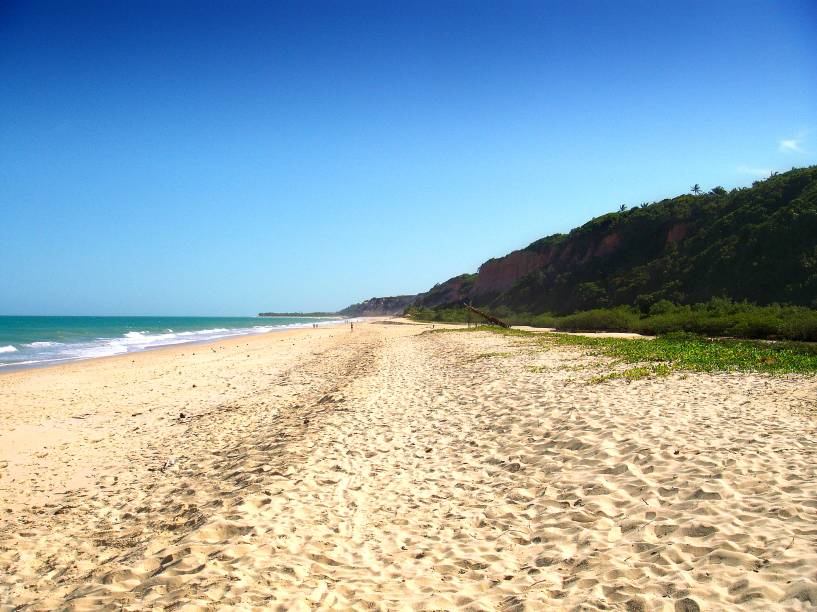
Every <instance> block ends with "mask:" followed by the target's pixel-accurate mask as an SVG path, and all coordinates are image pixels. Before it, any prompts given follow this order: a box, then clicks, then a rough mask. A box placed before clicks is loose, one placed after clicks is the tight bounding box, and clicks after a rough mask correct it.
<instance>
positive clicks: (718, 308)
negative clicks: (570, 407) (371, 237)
mask: <svg viewBox="0 0 817 612" xmlns="http://www.w3.org/2000/svg"><path fill="white" fill-rule="evenodd" d="M407 312H408V315H409V316H411V317H412V318H414V319H417V320H420V321H443V322H463V321H467V320H468V311H467V310H466V309H465V308H441V309H429V308H410V309H409V310H408V311H407ZM491 314H493V315H494V316H496V317H499V318H502V319H504V320H506V321H508V322H510V323H511V324H513V325H531V326H534V327H552V328H555V329H557V330H559V331H614V332H635V333H639V334H644V335H649V336H658V335H664V334H668V333H671V332H689V333H694V334H699V335H702V336H728V337H734V338H762V339H772V340H796V341H806V342H815V341H817V310H814V309H811V308H805V307H802V306H780V305H772V306H756V305H753V304H749V303H746V302H733V301H731V300H727V299H719V298H716V299H712V300H710V301H708V302H705V303H702V304H691V305H677V304H673V303H672V302H669V301H667V300H661V301H659V302H657V303H655V304H653V305H652V306H650V307H649V308H648V309H647V310H646V311H643V310H641V309H639V308H637V307H634V306H619V307H617V308H597V309H594V310H586V311H581V312H577V313H574V314H570V315H564V316H556V315H552V314H548V313H545V314H538V315H531V314H524V313H521V314H518V313H512V312H511V311H510V310H509V309H508V308H506V307H499V308H495V309H492V311H491ZM471 317H472V320H473V319H474V318H475V317H474V315H471Z"/></svg>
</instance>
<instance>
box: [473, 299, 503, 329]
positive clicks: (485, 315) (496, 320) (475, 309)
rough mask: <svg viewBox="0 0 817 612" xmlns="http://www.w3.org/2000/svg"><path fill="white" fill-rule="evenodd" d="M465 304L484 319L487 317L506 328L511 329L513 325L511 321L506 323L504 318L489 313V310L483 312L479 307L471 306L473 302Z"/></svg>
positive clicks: (488, 319)
mask: <svg viewBox="0 0 817 612" xmlns="http://www.w3.org/2000/svg"><path fill="white" fill-rule="evenodd" d="M464 306H465V307H466V308H467V309H468V310H470V311H471V312H473V313H475V314H478V315H479V316H481V317H482V318H483V319H485V320H486V321H488V322H489V323H493V324H494V325H499V326H500V327H504V328H505V329H510V328H511V325H510V324H509V323H505V321H503V320H502V319H497V318H496V317H493V316H491V315H489V314H488V313H487V312H482V311H481V310H479V309H478V308H474V307H473V306H471V304H464Z"/></svg>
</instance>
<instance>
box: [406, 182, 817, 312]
mask: <svg viewBox="0 0 817 612" xmlns="http://www.w3.org/2000/svg"><path fill="white" fill-rule="evenodd" d="M714 297H725V298H730V299H733V300H736V301H739V300H748V301H750V302H754V303H757V304H772V303H788V304H795V305H801V306H810V307H815V306H817V166H812V167H809V168H803V169H797V170H792V171H790V172H786V173H782V174H779V175H773V176H771V177H770V178H769V179H767V180H764V181H758V182H756V183H754V184H753V185H752V186H751V187H747V188H742V189H733V190H732V191H726V190H725V189H723V188H721V187H715V188H714V189H712V190H711V191H709V192H707V193H701V194H698V195H692V194H684V195H680V196H677V197H675V198H671V199H665V200H662V201H660V202H657V203H653V204H642V205H641V206H637V207H634V208H630V209H627V208H626V207H623V208H622V209H621V210H619V211H618V212H614V213H610V214H606V215H603V216H600V217H597V218H595V219H593V220H591V221H589V222H588V223H586V224H584V225H582V226H581V227H578V228H576V229H574V230H572V231H571V232H570V233H568V234H554V235H551V236H547V237H545V238H542V239H540V240H537V241H536V242H534V243H532V244H530V245H528V246H527V247H525V248H523V249H520V250H517V251H513V252H512V253H509V254H508V255H505V256H504V257H498V258H494V259H489V260H488V261H486V262H485V263H484V264H482V265H481V266H480V268H479V270H478V271H477V273H476V274H465V275H460V276H456V277H454V278H451V279H449V280H447V281H445V282H443V283H440V284H438V285H436V286H434V287H433V288H432V289H431V290H429V291H428V292H427V293H425V294H421V295H420V296H419V297H418V299H417V301H416V303H415V304H414V306H416V307H422V308H440V307H448V306H455V305H461V304H462V302H463V301H471V302H473V303H474V304H475V305H478V306H483V307H489V308H501V307H505V308H507V309H509V310H511V311H514V312H529V313H537V312H552V313H558V314H567V313H571V312H575V311H578V310H585V309H591V308H604V307H613V306H620V305H636V306H640V307H642V308H643V307H649V306H650V305H652V304H655V303H657V302H659V301H661V300H669V301H672V302H675V303H679V304H684V303H695V302H703V301H706V300H709V299H712V298H714Z"/></svg>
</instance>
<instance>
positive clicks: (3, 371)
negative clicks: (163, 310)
mask: <svg viewBox="0 0 817 612" xmlns="http://www.w3.org/2000/svg"><path fill="white" fill-rule="evenodd" d="M270 318H274V317H270ZM377 319H378V317H367V318H363V317H359V318H357V319H351V320H354V321H355V322H357V321H361V322H365V321H368V320H377ZM348 322H349V319H347V320H344V321H333V322H331V323H329V322H327V323H326V324H324V325H321V327H320V328H321V329H324V328H325V329H330V328H338V327H340V326H343V325H344V324H346V323H348ZM307 325H308V324H303V326H300V325H298V324H294V325H293V326H282V327H281V328H280V329H271V330H267V331H264V332H247V333H241V334H235V335H229V336H222V337H221V338H216V339H213V338H205V339H201V340H188V341H184V342H176V343H172V344H162V345H157V346H148V347H146V348H142V349H136V350H131V351H126V352H124V353H120V354H117V355H100V356H92V357H76V358H73V357H69V358H65V359H59V360H53V361H52V362H47V361H43V362H38V363H30V364H29V363H26V364H22V365H17V364H8V365H4V366H3V367H1V368H0V376H5V375H8V374H16V373H20V372H27V371H30V370H33V371H37V370H42V369H51V368H58V367H62V366H68V365H72V364H76V363H84V362H87V361H96V360H99V359H116V358H127V357H132V356H133V355H140V354H142V353H152V352H154V351H162V350H165V349H179V348H183V347H186V346H204V347H206V346H208V345H210V344H218V343H222V344H223V343H225V342H230V341H231V340H235V339H242V338H254V337H261V336H266V335H267V334H280V333H282V332H292V331H300V330H311V329H314V328H312V327H308V326H307Z"/></svg>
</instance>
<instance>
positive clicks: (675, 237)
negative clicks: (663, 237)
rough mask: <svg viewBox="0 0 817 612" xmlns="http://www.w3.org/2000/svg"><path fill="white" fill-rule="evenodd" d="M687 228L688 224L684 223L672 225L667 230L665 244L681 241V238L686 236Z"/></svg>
mask: <svg viewBox="0 0 817 612" xmlns="http://www.w3.org/2000/svg"><path fill="white" fill-rule="evenodd" d="M688 230H689V226H688V225H687V224H686V223H679V224H677V225H673V226H672V227H671V228H670V229H669V231H668V232H667V246H669V245H671V244H675V243H676V242H681V240H683V239H684V238H686V235H687V231H688Z"/></svg>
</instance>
